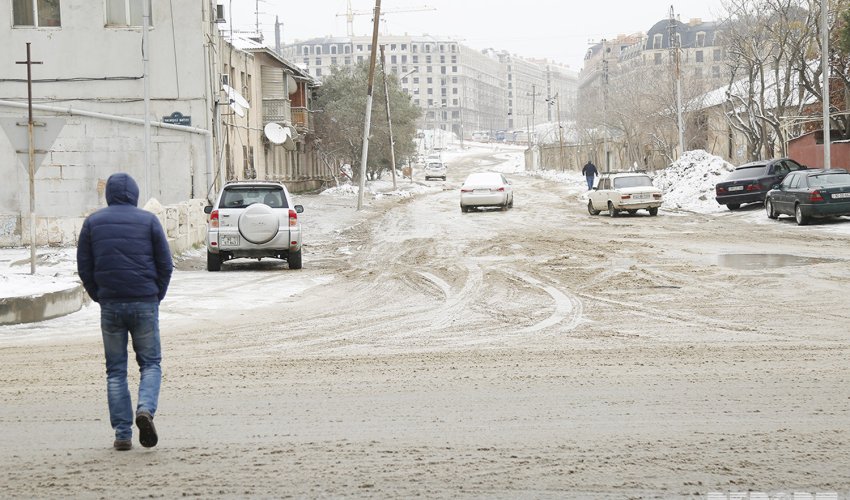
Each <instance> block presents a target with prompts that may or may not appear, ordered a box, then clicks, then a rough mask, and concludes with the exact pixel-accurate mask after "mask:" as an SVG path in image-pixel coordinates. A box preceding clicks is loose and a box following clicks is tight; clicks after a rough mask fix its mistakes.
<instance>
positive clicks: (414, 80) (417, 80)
mask: <svg viewBox="0 0 850 500" xmlns="http://www.w3.org/2000/svg"><path fill="white" fill-rule="evenodd" d="M413 83H414V84H418V83H419V77H418V76H414V77H413Z"/></svg>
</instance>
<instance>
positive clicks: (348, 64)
mask: <svg viewBox="0 0 850 500" xmlns="http://www.w3.org/2000/svg"><path fill="white" fill-rule="evenodd" d="M344 61H345V65H346V66H351V58H350V57H346V58H345V59H344Z"/></svg>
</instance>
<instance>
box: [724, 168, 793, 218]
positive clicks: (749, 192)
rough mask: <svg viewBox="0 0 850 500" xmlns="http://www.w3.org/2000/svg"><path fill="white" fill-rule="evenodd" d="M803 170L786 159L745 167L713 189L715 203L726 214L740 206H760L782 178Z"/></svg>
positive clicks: (736, 170) (732, 172)
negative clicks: (723, 209) (756, 204)
mask: <svg viewBox="0 0 850 500" xmlns="http://www.w3.org/2000/svg"><path fill="white" fill-rule="evenodd" d="M805 168H806V167H804V166H803V165H800V164H799V163H797V162H796V161H794V160H792V159H790V158H778V159H775V160H764V161H754V162H751V163H746V164H744V165H741V166H740V167H737V168H735V170H733V171H731V172H729V174H728V175H727V176H726V178H725V179H724V180H723V181H721V182H718V183H717V184H716V185H715V186H714V192H715V200H717V203H719V204H721V205H726V206H727V207H728V208H729V210H737V209H739V208H741V205H743V204H744V203H761V202H763V201H764V196H765V195H766V194H767V192H768V191H770V189H771V188H772V187H773V186H774V185H776V184H779V183H780V182H782V179H784V178H785V176H786V175H788V174H789V173H790V172H796V171H797V170H802V169H805Z"/></svg>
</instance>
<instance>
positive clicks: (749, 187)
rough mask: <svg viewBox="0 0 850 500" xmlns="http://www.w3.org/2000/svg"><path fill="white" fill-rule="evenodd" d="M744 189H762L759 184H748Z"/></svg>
mask: <svg viewBox="0 0 850 500" xmlns="http://www.w3.org/2000/svg"><path fill="white" fill-rule="evenodd" d="M744 189H746V190H747V191H759V190H761V187H759V185H758V184H747V187H745V188H744Z"/></svg>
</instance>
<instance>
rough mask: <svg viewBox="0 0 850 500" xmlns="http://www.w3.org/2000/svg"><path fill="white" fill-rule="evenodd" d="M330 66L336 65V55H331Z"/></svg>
mask: <svg viewBox="0 0 850 500" xmlns="http://www.w3.org/2000/svg"><path fill="white" fill-rule="evenodd" d="M331 66H336V57H331Z"/></svg>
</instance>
